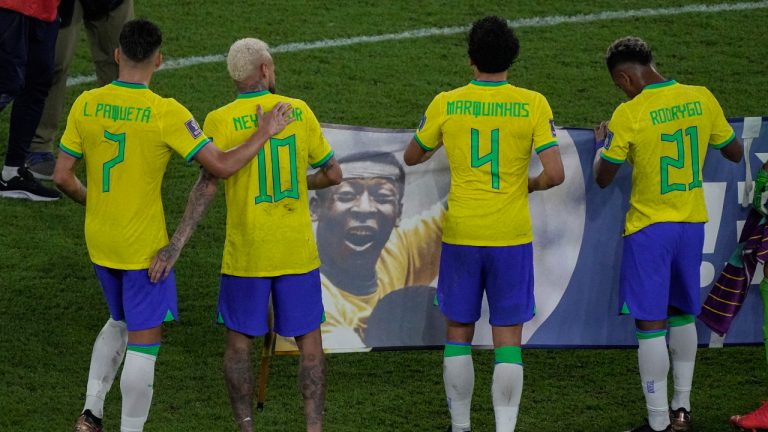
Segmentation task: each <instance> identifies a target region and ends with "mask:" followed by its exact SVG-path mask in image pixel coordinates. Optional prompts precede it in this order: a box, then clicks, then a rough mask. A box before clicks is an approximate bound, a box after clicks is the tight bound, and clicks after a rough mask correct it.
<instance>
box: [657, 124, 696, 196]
mask: <svg viewBox="0 0 768 432" xmlns="http://www.w3.org/2000/svg"><path fill="white" fill-rule="evenodd" d="M685 136H687V137H688V141H689V143H690V147H691V174H692V175H691V177H692V178H691V182H690V183H688V185H687V187H686V185H685V184H683V183H672V184H670V183H669V167H672V168H675V169H683V168H685V142H684V141H685V139H684V137H683V130H682V129H678V130H677V131H675V133H672V134H661V140H662V141H664V142H670V143H675V145H677V157H676V158H673V157H670V156H664V157H662V158H661V194H662V195H664V194H667V193H670V192H674V191H686V190H693V189H696V188H700V187H701V185H702V183H701V169H700V167H699V134H698V129H697V128H696V126H691V127H689V128H686V129H685Z"/></svg>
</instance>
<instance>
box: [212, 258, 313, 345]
mask: <svg viewBox="0 0 768 432" xmlns="http://www.w3.org/2000/svg"><path fill="white" fill-rule="evenodd" d="M270 295H271V296H272V307H273V309H274V312H275V314H274V317H275V332H277V333H278V334H279V335H281V336H285V337H295V336H302V335H305V334H307V333H309V332H311V331H313V330H315V329H317V328H318V327H320V324H322V323H323V320H324V317H325V315H324V313H325V310H324V309H323V294H322V288H321V285H320V269H315V270H312V271H310V272H308V273H303V274H287V275H281V276H273V277H239V276H232V275H227V274H222V275H221V288H220V290H219V321H220V322H221V323H222V324H224V325H225V326H226V327H227V328H228V329H230V330H234V331H236V332H238V333H242V334H244V335H247V336H262V335H264V334H266V333H267V332H268V331H269V298H270Z"/></svg>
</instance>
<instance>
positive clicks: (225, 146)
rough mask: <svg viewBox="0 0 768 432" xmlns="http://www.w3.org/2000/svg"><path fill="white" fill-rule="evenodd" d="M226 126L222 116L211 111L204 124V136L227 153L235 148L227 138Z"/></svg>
mask: <svg viewBox="0 0 768 432" xmlns="http://www.w3.org/2000/svg"><path fill="white" fill-rule="evenodd" d="M225 131H226V126H225V125H224V122H223V120H222V119H221V116H220V115H218V114H217V113H216V111H211V112H209V113H208V115H207V116H205V122H203V134H205V136H207V137H208V138H210V139H211V141H212V142H213V143H214V144H215V145H216V147H218V148H219V149H221V150H222V151H227V150H229V149H230V148H232V147H234V145H233V143H230V142H229V140H228V139H227V136H226V132H225Z"/></svg>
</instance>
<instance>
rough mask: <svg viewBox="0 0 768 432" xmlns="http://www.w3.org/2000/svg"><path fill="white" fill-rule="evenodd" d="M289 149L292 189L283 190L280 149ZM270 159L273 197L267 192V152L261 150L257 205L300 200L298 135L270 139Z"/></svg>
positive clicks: (259, 155)
mask: <svg viewBox="0 0 768 432" xmlns="http://www.w3.org/2000/svg"><path fill="white" fill-rule="evenodd" d="M284 146H287V147H288V158H289V173H288V174H289V175H290V176H291V187H290V188H288V189H286V190H283V189H282V185H281V184H280V179H281V173H280V147H284ZM269 150H270V151H269V157H270V162H271V165H272V195H270V194H269V192H268V191H267V164H266V161H265V158H266V155H265V153H266V151H265V150H264V148H262V149H261V150H259V154H258V156H257V163H258V165H259V194H258V195H256V204H259V203H263V202H278V201H280V200H281V199H284V198H293V199H299V175H298V171H297V167H296V135H291V136H289V137H286V138H270V139H269Z"/></svg>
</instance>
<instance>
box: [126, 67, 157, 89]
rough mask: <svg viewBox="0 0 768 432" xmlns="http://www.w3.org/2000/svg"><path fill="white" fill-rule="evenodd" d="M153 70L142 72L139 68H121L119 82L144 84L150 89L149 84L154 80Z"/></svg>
mask: <svg viewBox="0 0 768 432" xmlns="http://www.w3.org/2000/svg"><path fill="white" fill-rule="evenodd" d="M153 72H154V69H152V70H142V69H138V68H120V72H119V73H118V77H117V79H118V81H124V82H129V83H134V84H144V85H145V86H147V87H149V82H150V81H151V80H152V73H153Z"/></svg>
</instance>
